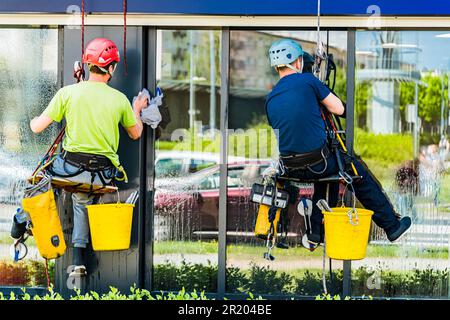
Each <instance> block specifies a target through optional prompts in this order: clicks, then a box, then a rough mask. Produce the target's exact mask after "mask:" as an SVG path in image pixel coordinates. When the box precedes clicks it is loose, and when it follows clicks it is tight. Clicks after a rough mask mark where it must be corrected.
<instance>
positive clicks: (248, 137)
mask: <svg viewBox="0 0 450 320" xmlns="http://www.w3.org/2000/svg"><path fill="white" fill-rule="evenodd" d="M316 36H317V35H316V32H314V31H241V30H233V31H231V39H230V41H231V42H230V47H231V48H230V108H229V110H230V111H229V127H230V133H229V159H228V162H229V171H228V199H227V200H228V205H227V210H228V212H227V291H228V292H233V293H236V292H246V291H250V292H252V293H260V294H262V293H270V294H275V295H282V294H289V295H316V294H320V293H321V292H323V291H322V280H321V279H322V248H319V249H317V250H316V251H314V252H309V251H308V250H307V249H305V248H303V247H302V246H301V239H302V236H303V235H304V233H305V227H304V221H303V218H302V217H301V216H300V215H299V214H298V213H297V209H296V207H297V203H298V202H299V201H300V198H301V197H308V198H310V197H311V195H312V187H311V186H309V185H307V186H302V187H301V188H296V189H293V199H292V201H293V203H292V204H290V205H289V209H288V211H287V212H286V213H285V214H284V217H285V219H284V221H285V222H283V226H284V227H285V230H286V231H287V236H286V239H283V236H280V237H278V241H279V242H283V243H287V244H288V245H289V249H281V248H277V247H275V248H274V249H273V250H272V254H273V255H274V256H275V257H276V259H275V260H274V261H268V260H266V259H264V258H263V254H264V252H266V251H267V249H266V247H265V245H266V241H265V240H263V239H259V238H256V237H255V221H256V218H257V212H258V205H257V204H255V203H253V202H251V201H250V193H251V188H252V185H253V183H255V182H261V179H262V176H261V174H262V172H263V171H264V170H265V169H266V168H267V167H268V166H269V165H270V164H271V162H272V161H274V160H277V159H278V152H277V149H278V147H277V142H276V139H275V135H274V133H273V130H272V128H271V127H270V126H269V124H268V123H267V118H266V113H265V108H264V106H265V99H266V96H267V94H268V93H269V92H270V90H271V89H272V87H273V86H274V85H275V84H276V83H277V81H278V75H277V73H276V72H275V70H274V69H273V68H270V65H269V63H268V51H269V47H270V45H271V44H272V43H273V42H274V41H275V40H279V39H281V38H293V39H295V40H296V41H298V42H299V43H300V44H301V45H302V47H303V50H304V51H306V52H308V53H310V54H313V53H314V51H315V48H316ZM321 38H322V40H323V42H324V43H325V44H327V43H328V51H329V53H331V54H333V56H334V61H335V62H336V65H337V69H338V71H337V75H336V84H335V91H336V92H337V93H338V94H339V95H340V96H342V97H344V98H345V95H346V80H345V79H346V45H347V34H346V32H326V31H324V32H322V33H321ZM286 116H289V115H286ZM236 167H239V170H234V168H236ZM239 171H241V173H238V172H239ZM326 265H327V271H326V273H327V280H328V287H329V289H330V291H331V292H335V293H339V292H340V290H341V288H340V287H339V286H340V285H341V283H342V281H341V280H342V270H341V269H342V262H337V261H333V262H332V270H333V279H334V280H333V281H330V278H329V275H328V274H329V273H328V269H329V261H328V260H327V261H326Z"/></svg>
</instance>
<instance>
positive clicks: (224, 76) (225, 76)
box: [217, 27, 230, 298]
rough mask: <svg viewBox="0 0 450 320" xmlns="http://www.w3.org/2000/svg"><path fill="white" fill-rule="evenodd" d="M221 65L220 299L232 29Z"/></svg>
mask: <svg viewBox="0 0 450 320" xmlns="http://www.w3.org/2000/svg"><path fill="white" fill-rule="evenodd" d="M220 51H221V53H220V54H221V64H220V82H221V86H220V134H221V142H220V190H219V194H220V197H219V236H218V237H219V238H218V246H219V248H218V271H217V272H218V274H217V293H218V297H219V298H223V297H224V296H225V291H226V263H227V261H226V259H227V188H228V183H227V180H228V179H227V177H228V104H229V96H228V94H229V74H230V72H229V65H230V29H229V28H228V27H225V28H222V36H221V50H220Z"/></svg>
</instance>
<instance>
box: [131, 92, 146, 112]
mask: <svg viewBox="0 0 450 320" xmlns="http://www.w3.org/2000/svg"><path fill="white" fill-rule="evenodd" d="M147 104H148V98H147V96H145V95H143V94H142V93H139V95H138V96H137V98H136V100H134V102H133V110H134V111H137V112H139V114H140V113H141V111H142V109H145V108H147Z"/></svg>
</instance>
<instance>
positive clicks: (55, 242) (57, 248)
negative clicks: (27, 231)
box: [22, 176, 66, 259]
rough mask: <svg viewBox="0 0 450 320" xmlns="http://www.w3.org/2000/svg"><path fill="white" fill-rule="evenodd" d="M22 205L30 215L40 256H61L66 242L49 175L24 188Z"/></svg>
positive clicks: (47, 257) (48, 257)
mask: <svg viewBox="0 0 450 320" xmlns="http://www.w3.org/2000/svg"><path fill="white" fill-rule="evenodd" d="M22 207H23V210H24V211H26V212H28V214H29V215H30V218H31V225H32V227H31V231H32V233H33V237H34V238H35V240H36V244H37V247H38V250H39V253H40V254H41V256H42V257H43V258H45V259H55V258H58V257H61V256H62V255H63V254H64V252H65V251H66V242H65V241H64V235H63V231H62V227H61V221H60V219H59V215H58V210H57V208H56V201H55V196H54V194H53V189H52V185H51V177H50V176H45V177H44V178H43V179H42V180H41V181H39V183H37V184H35V185H30V186H28V187H27V188H26V189H25V195H24V198H23V200H22Z"/></svg>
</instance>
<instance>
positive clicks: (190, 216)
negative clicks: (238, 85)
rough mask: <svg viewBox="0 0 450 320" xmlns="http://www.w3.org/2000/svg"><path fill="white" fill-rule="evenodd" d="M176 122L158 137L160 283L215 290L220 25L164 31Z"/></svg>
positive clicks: (160, 76) (163, 53) (162, 79)
mask: <svg viewBox="0 0 450 320" xmlns="http://www.w3.org/2000/svg"><path fill="white" fill-rule="evenodd" d="M157 39H158V48H157V75H156V77H157V81H158V86H159V87H161V89H162V91H163V92H164V95H165V98H164V99H165V100H166V101H165V102H166V103H167V106H168V107H169V110H170V112H171V119H172V122H171V123H170V124H169V125H168V126H167V127H166V129H165V130H163V132H162V136H161V138H160V139H159V140H158V141H157V142H156V157H157V165H156V169H155V170H156V180H155V186H156V194H155V220H154V228H155V229H154V235H155V239H154V240H155V242H154V286H153V288H154V289H155V290H180V289H181V288H183V287H184V288H185V289H186V290H189V291H191V290H194V289H196V290H205V291H207V292H216V291H217V234H218V213H219V179H220V176H219V150H220V149H219V148H220V141H219V138H220V135H219V134H217V132H216V130H217V128H218V127H219V112H218V110H219V107H220V106H219V102H220V95H219V93H220V40H221V39H220V31H216V30H158V34H157Z"/></svg>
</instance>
